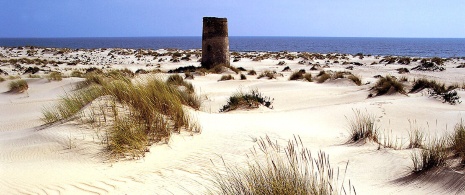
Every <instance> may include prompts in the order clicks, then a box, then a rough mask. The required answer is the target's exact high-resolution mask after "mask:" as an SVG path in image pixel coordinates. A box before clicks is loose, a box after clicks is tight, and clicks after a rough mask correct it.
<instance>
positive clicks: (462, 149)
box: [450, 121, 465, 165]
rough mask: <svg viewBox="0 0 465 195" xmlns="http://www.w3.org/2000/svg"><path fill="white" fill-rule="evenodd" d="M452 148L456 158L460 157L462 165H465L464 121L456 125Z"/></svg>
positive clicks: (451, 138) (451, 140) (452, 137)
mask: <svg viewBox="0 0 465 195" xmlns="http://www.w3.org/2000/svg"><path fill="white" fill-rule="evenodd" d="M450 146H451V148H452V150H453V152H454V154H455V156H456V157H460V159H461V163H462V165H464V164H465V124H464V123H463V121H460V123H458V124H456V125H455V128H454V132H453V133H452V135H451V136H450Z"/></svg>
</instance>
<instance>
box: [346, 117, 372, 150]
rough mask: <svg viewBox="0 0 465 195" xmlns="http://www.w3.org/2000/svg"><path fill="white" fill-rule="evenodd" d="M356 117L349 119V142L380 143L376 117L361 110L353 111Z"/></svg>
mask: <svg viewBox="0 0 465 195" xmlns="http://www.w3.org/2000/svg"><path fill="white" fill-rule="evenodd" d="M353 112H354V115H353V116H352V117H347V116H346V119H347V123H348V131H349V135H350V138H349V142H351V143H354V142H359V141H366V140H372V141H374V142H378V137H379V136H378V127H376V124H375V121H376V117H375V116H374V115H373V114H370V113H368V111H366V112H361V111H360V110H353Z"/></svg>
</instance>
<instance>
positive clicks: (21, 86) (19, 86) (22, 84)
mask: <svg viewBox="0 0 465 195" xmlns="http://www.w3.org/2000/svg"><path fill="white" fill-rule="evenodd" d="M8 88H9V90H8V92H12V93H23V92H25V91H27V90H28V89H29V85H28V84H27V82H26V81H25V80H23V79H19V80H14V81H11V82H10V83H9V84H8Z"/></svg>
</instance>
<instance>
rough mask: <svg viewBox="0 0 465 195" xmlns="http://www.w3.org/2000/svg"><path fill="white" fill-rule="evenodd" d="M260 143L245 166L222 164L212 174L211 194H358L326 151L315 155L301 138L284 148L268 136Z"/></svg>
mask: <svg viewBox="0 0 465 195" xmlns="http://www.w3.org/2000/svg"><path fill="white" fill-rule="evenodd" d="M257 143H258V149H255V148H254V150H252V154H251V155H248V156H247V157H248V158H247V164H246V165H245V166H240V167H239V166H228V165H227V164H226V163H225V162H224V161H223V165H224V167H225V171H222V172H220V171H218V170H215V171H212V176H213V179H212V183H213V189H211V190H210V193H211V194H227V195H236V194H251V195H254V194H257V195H262V194H279V195H295V194H305V195H307V194H308V195H313V194H318V195H320V194H321V195H326V194H327V195H330V194H352V192H353V193H354V194H356V192H355V187H354V186H352V185H351V184H350V181H349V185H348V186H345V185H344V179H343V177H342V176H345V174H346V173H344V175H342V172H339V169H337V171H336V170H334V169H333V168H332V167H331V164H330V163H329V156H328V155H326V154H325V153H324V152H321V151H320V152H318V153H317V155H314V154H312V153H311V152H310V150H308V149H307V148H305V147H304V146H303V144H302V141H301V139H300V137H294V140H290V141H289V142H288V144H287V146H286V147H284V148H282V147H281V146H279V145H278V143H277V142H273V141H271V139H270V138H269V137H266V138H264V139H263V138H261V139H259V140H258V142H257ZM347 165H348V162H347V164H346V167H345V171H347ZM244 167H245V168H244ZM340 174H341V175H340ZM341 178H342V179H341ZM346 187H347V188H346Z"/></svg>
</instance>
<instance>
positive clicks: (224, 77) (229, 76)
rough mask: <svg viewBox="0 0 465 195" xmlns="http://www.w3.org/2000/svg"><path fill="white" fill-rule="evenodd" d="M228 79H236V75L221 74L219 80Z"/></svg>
mask: <svg viewBox="0 0 465 195" xmlns="http://www.w3.org/2000/svg"><path fill="white" fill-rule="evenodd" d="M227 80H234V77H233V76H231V75H230V74H228V75H223V76H221V78H220V80H218V81H227Z"/></svg>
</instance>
